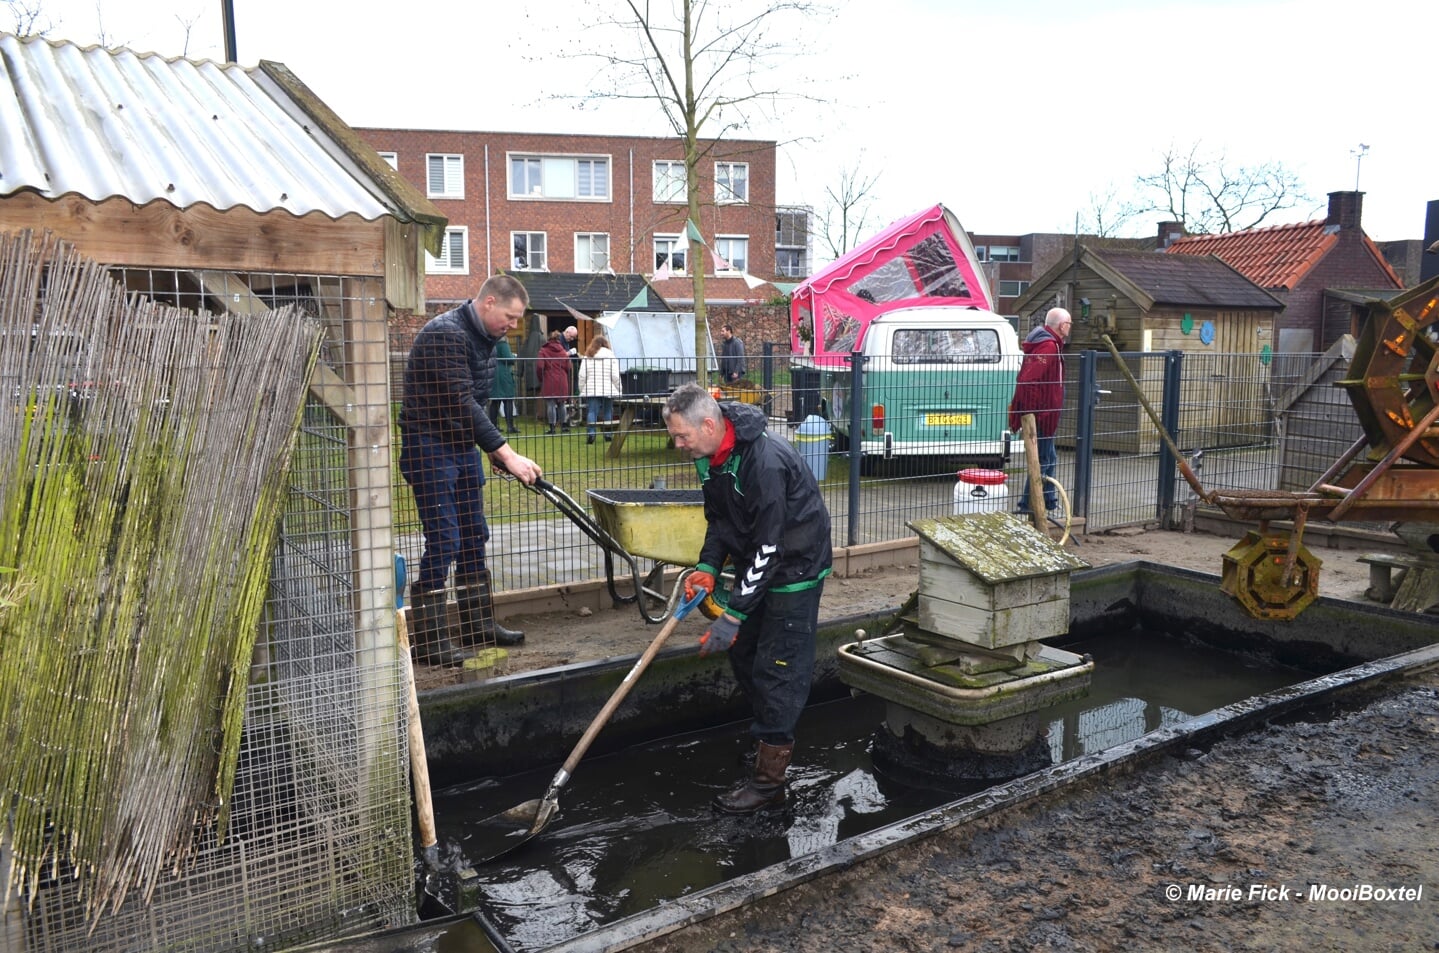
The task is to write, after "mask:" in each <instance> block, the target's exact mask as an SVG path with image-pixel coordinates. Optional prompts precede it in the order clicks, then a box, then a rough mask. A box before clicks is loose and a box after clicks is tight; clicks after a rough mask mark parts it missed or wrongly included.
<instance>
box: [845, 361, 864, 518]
mask: <svg viewBox="0 0 1439 953" xmlns="http://www.w3.org/2000/svg"><path fill="white" fill-rule="evenodd" d="M863 409H864V356H863V355H861V354H860V352H859V351H851V352H850V354H849V519H848V521H847V523H846V526H847V529H846V536H845V545H846V546H853V545H855V544H856V543H858V542H859V534H858V533H856V532H855V528H854V517H855V514H856V513H858V512H859V471H860V468H861V465H862V463H863V460H864V454H863V453H862V452H861V451H860V443H861V441H862V439H863V438H862V437H861V434H860V422H861V420H863Z"/></svg>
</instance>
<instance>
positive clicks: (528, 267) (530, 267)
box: [510, 231, 550, 271]
mask: <svg viewBox="0 0 1439 953" xmlns="http://www.w3.org/2000/svg"><path fill="white" fill-rule="evenodd" d="M520 236H524V238H525V239H526V241H525V263H524V264H523V265H514V260H515V240H516V239H517V238H519V237H520ZM537 237H538V238H539V240H540V244H541V245H543V246H544V247H543V248H541V249H540V250H539V251H538V252H536V251H535V249H534V245H533V242H534V239H535V238H537ZM536 254H538V255H539V257H540V263H539V264H538V265H537V264H535V256H536ZM510 262H511V264H512V265H514V270H515V271H549V270H550V239H549V236H548V235H546V234H545V233H544V232H527V231H521V232H510Z"/></svg>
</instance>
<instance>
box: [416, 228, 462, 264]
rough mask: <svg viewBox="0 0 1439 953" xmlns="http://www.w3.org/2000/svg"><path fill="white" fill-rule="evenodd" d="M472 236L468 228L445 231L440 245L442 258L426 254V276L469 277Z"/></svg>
mask: <svg viewBox="0 0 1439 953" xmlns="http://www.w3.org/2000/svg"><path fill="white" fill-rule="evenodd" d="M469 248H470V236H469V229H467V228H447V229H445V238H444V241H443V242H441V243H440V257H439V258H435V257H433V256H431V255H430V253H429V252H425V274H427V275H467V274H469V273H470V254H469Z"/></svg>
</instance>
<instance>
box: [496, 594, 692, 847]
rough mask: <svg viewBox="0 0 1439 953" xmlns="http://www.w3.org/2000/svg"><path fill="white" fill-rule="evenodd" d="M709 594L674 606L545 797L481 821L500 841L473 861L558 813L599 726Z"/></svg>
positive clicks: (520, 839) (526, 835)
mask: <svg viewBox="0 0 1439 953" xmlns="http://www.w3.org/2000/svg"><path fill="white" fill-rule="evenodd" d="M706 594H707V593H706V592H705V591H704V590H700V591H699V592H697V593H696V595H695V597H694V598H693V599H686V600H683V601H681V602H680V604H679V605H678V606H676V607H675V612H674V615H673V616H672V617H671V618H670V620H669V621H668V622H666V623H665V624H664V626H663V627H662V628H661V629H660V631H659V634H658V635H656V636H655V638H654V641H653V642H651V643H650V644H649V647H648V648H646V649H645V650H644V654H642V655H641V656H640V657H639V658H638V659H636V660H635V664H634V665H633V666H632V667H631V668H630V670H629V672H628V673H626V675H625V677H624V680H623V681H621V682H620V684H619V686H618V687H617V688H616V689H615V690H614V693H613V694H612V695H610V698H609V701H607V702H605V704H604V707H603V708H601V709H600V713H599V714H598V715H596V716H595V718H594V721H591V722H590V726H589V727H588V728H586V729H585V733H584V735H583V736H581V738H580V740H579V742H578V743H576V744H575V747H574V750H573V751H571V752H570V756H569V757H568V758H566V759H565V763H564V764H563V765H561V767H560V770H559V771H558V772H557V773H556V774H555V776H554V779H553V780H551V781H550V786H549V789H548V790H547V791H545V795H544V797H542V798H539V799H538V800H534V801H525V802H524V803H523V804H516V805H515V806H514V807H512V808H510V809H509V810H507V811H501V812H500V813H498V814H495V815H493V816H491V817H488V818H486V819H485V820H483V821H481V822H480V827H481V831H482V833H483V834H485V835H486V836H487V837H490V838H493V839H494V840H496V841H497V842H498V843H497V844H495V845H494V846H492V847H491V848H490V850H489V853H488V854H486V855H485V856H482V857H480V858H477V859H475V860H474V861H473V862H474V863H476V864H484V863H489V862H490V861H492V860H497V859H499V858H500V857H503V856H504V855H505V854H508V853H509V852H510V851H512V850H514V849H515V848H517V847H519V846H520V845H521V844H524V843H525V842H526V841H528V840H529V839H530V838H531V837H534V836H535V835H536V834H538V833H539V832H540V831H542V830H544V829H545V828H546V827H547V826H548V825H549V823H550V820H551V819H552V818H553V817H554V815H555V811H556V810H558V809H559V806H560V805H559V796H560V788H562V787H564V786H565V783H566V782H568V781H569V779H570V775H572V774H574V771H575V768H576V766H578V765H579V763H580V759H581V758H583V757H584V756H585V752H586V751H588V750H589V748H590V744H591V743H593V742H594V740H595V737H596V736H597V735H598V734H599V733H600V729H602V728H604V726H605V724H606V723H607V722H608V721H609V720H610V715H612V714H614V711H615V709H616V708H618V707H619V706H620V702H622V701H624V700H625V696H626V695H628V694H629V693H630V689H631V688H633V687H634V685H635V682H636V681H638V680H639V677H640V674H641V673H643V672H644V670H645V669H646V668H648V667H649V664H650V660H651V659H653V658H654V657H655V654H656V653H658V652H659V650H660V649H661V648H662V647H663V646H664V644H665V641H666V640H667V639H668V638H669V637H670V633H672V632H674V630H675V626H676V625H678V624H679V621H680V619H683V618H684V617H685V616H686V615H688V614H689V611H690V610H691V609H693V608H694V607H695V606H697V605H699V604H700V602H701V601H703V600H704V597H705V595H706Z"/></svg>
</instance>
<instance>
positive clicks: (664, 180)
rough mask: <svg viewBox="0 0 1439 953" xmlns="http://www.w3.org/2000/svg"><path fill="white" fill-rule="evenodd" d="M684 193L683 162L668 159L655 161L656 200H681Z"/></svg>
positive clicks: (683, 198) (684, 196) (683, 197)
mask: <svg viewBox="0 0 1439 953" xmlns="http://www.w3.org/2000/svg"><path fill="white" fill-rule="evenodd" d="M685 198H686V195H685V164H684V163H683V162H675V161H672V160H669V159H660V160H658V161H656V162H655V192H654V200H655V201H656V202H683V201H684V200H685Z"/></svg>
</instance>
